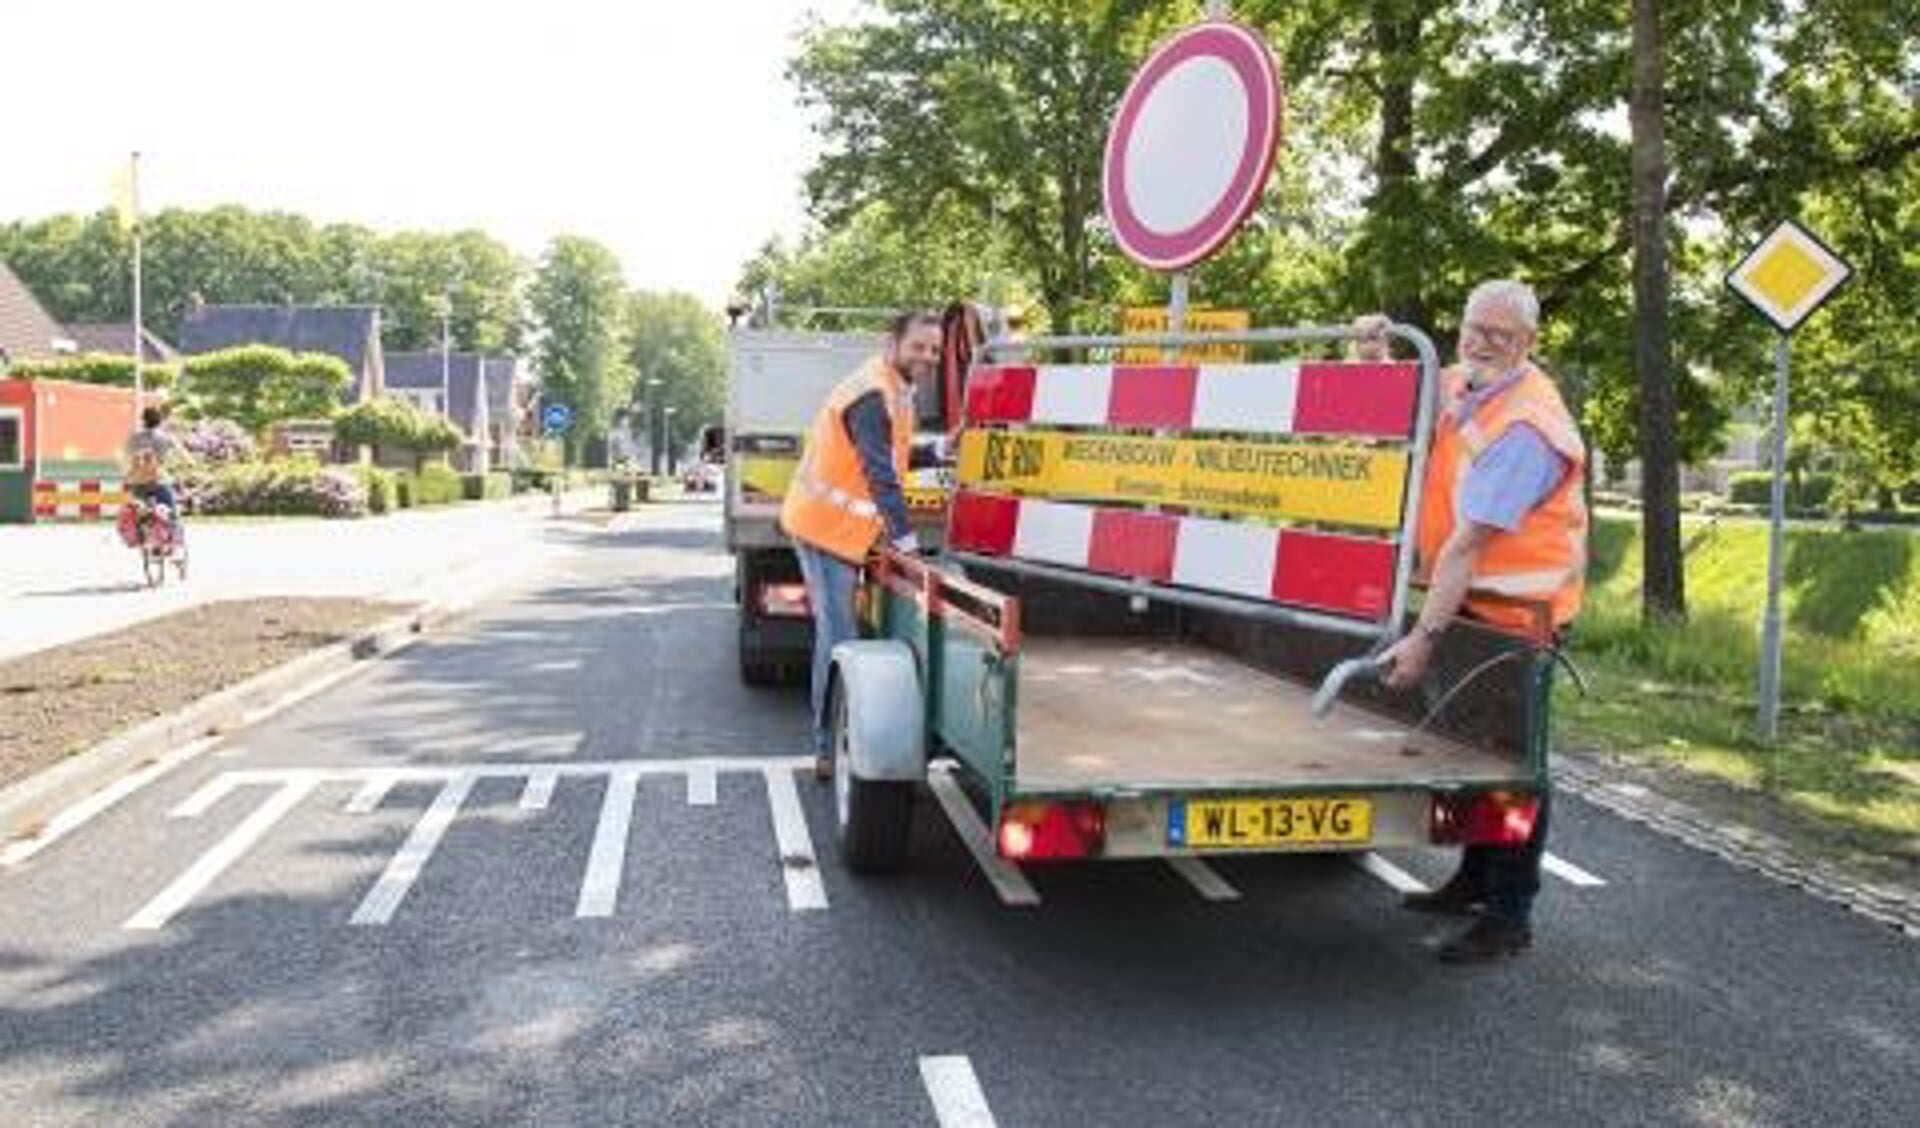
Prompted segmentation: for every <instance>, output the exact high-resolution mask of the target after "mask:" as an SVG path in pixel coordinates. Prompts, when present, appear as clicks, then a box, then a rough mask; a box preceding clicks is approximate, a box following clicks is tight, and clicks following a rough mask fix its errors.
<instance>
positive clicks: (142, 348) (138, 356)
mask: <svg viewBox="0 0 1920 1128" xmlns="http://www.w3.org/2000/svg"><path fill="white" fill-rule="evenodd" d="M127 176H128V191H129V193H130V194H131V198H132V202H133V414H134V420H133V425H134V426H135V427H138V426H139V425H140V418H139V417H140V412H141V409H142V408H144V407H145V406H146V399H147V373H146V355H147V342H146V333H145V332H144V331H143V330H142V328H141V326H142V321H143V319H144V315H145V311H144V310H142V309H141V300H140V290H141V285H140V251H141V247H140V154H139V153H138V152H136V153H134V154H133V159H132V160H131V161H130V162H128V173H127Z"/></svg>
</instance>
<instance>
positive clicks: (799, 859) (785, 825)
mask: <svg viewBox="0 0 1920 1128" xmlns="http://www.w3.org/2000/svg"><path fill="white" fill-rule="evenodd" d="M762 774H763V775H764V776H766V780H767V806H768V807H769V808H771V809H772V811H773V840H774V846H775V848H776V849H777V850H778V851H779V852H780V872H781V873H782V874H783V875H784V876H785V877H786V879H787V907H788V908H790V909H792V910H793V911H794V912H796V913H797V912H803V911H805V910H808V909H824V908H826V907H827V887H826V885H825V884H824V883H823V882H822V881H821V880H820V866H819V863H818V862H817V861H816V860H815V858H814V856H813V837H812V835H811V834H810V833H809V832H808V830H807V817H806V814H805V812H803V811H802V810H801V809H800V788H799V786H798V785H797V784H795V783H794V779H793V770H792V769H791V768H768V769H766V771H764V772H763V773H762Z"/></svg>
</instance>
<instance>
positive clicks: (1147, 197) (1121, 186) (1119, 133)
mask: <svg viewBox="0 0 1920 1128" xmlns="http://www.w3.org/2000/svg"><path fill="white" fill-rule="evenodd" d="M1280 110H1281V98H1280V76H1279V68H1278V67H1277V66H1276V65H1275V64H1274V61H1273V52H1272V51H1270V50H1269V49H1268V48H1267V43H1266V40H1264V39H1262V38H1261V37H1260V35H1259V34H1258V33H1257V32H1255V31H1253V30H1252V29H1251V28H1247V27H1243V26H1241V25H1240V24H1237V23H1233V22H1230V21H1228V20H1207V21H1205V22H1202V23H1198V24H1195V25H1194V26H1192V27H1189V28H1187V29H1185V30H1183V31H1180V32H1177V33H1175V34H1174V35H1173V36H1172V37H1171V38H1169V39H1167V40H1166V41H1165V42H1163V43H1161V44H1160V46H1158V47H1156V48H1155V49H1154V51H1153V54H1152V55H1151V56H1149V57H1148V59H1147V61H1146V63H1145V64H1144V65H1143V66H1141V68H1140V70H1139V71H1138V72H1137V73H1135V75H1134V76H1133V82H1132V84H1131V85H1129V86H1128V87H1127V92H1126V96H1125V97H1124V98H1122V99H1121V102H1120V108H1119V111H1118V112H1117V113H1115V114H1114V118H1113V126H1112V129H1111V131H1110V132H1109V133H1108V134H1107V155H1106V168H1105V172H1104V175H1103V176H1102V185H1103V187H1104V190H1105V199H1106V213H1107V222H1108V224H1109V226H1111V227H1112V229H1113V235H1114V240H1115V241H1116V242H1118V243H1119V244H1120V249H1121V250H1122V251H1124V252H1126V254H1127V257H1129V258H1131V259H1133V260H1134V261H1135V262H1137V263H1139V264H1141V265H1142V266H1147V267H1151V268H1153V269H1154V270H1164V271H1178V270H1185V269H1186V268H1187V267H1189V266H1192V265H1193V264H1194V263H1196V262H1199V261H1200V260H1201V259H1204V258H1206V257H1207V256H1208V255H1211V254H1212V253H1213V252H1215V251H1217V250H1219V249H1220V247H1221V245H1222V244H1224V243H1225V242H1226V241H1227V240H1228V239H1229V238H1231V237H1232V236H1233V233H1234V231H1236V230H1237V229H1238V228H1239V226H1240V224H1241V222H1242V221H1244V220H1245V219H1246V218H1247V216H1248V215H1249V214H1250V213H1251V212H1252V211H1253V208H1254V206H1255V205H1256V204H1258V203H1259V202H1260V194H1261V192H1262V190H1263V189H1264V188H1265V187H1266V183H1267V176H1268V174H1269V173H1270V172H1272V170H1273V158H1274V152H1275V150H1276V149H1278V148H1279V144H1280Z"/></svg>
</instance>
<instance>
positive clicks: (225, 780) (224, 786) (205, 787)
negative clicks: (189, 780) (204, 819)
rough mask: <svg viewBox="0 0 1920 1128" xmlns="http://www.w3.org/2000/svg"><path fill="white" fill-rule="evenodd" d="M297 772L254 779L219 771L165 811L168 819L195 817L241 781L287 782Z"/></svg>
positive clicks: (280, 773) (211, 806)
mask: <svg viewBox="0 0 1920 1128" xmlns="http://www.w3.org/2000/svg"><path fill="white" fill-rule="evenodd" d="M298 774H301V773H297V772H294V773H289V772H276V773H274V774H273V775H272V776H263V777H261V778H258V779H254V778H251V777H245V776H242V775H241V774H240V773H239V772H221V773H220V774H219V775H217V776H215V777H213V778H212V779H210V780H208V781H207V782H205V783H203V784H201V785H200V789H199V790H198V791H195V792H194V793H193V794H192V795H189V796H187V797H186V798H185V799H183V800H181V801H180V803H179V804H178V805H177V806H175V807H174V808H173V810H171V811H168V812H167V817H168V818H170V819H197V818H199V817H200V816H201V815H204V814H206V813H207V812H208V811H211V810H213V805H214V804H215V803H218V802H219V801H220V800H222V799H225V798H226V797H227V795H228V793H230V792H231V791H233V789H234V788H236V787H239V786H240V785H241V784H243V783H287V782H289V781H290V780H291V779H292V778H293V777H294V776H295V775H298Z"/></svg>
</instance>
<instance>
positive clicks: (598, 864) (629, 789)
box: [573, 771, 640, 917]
mask: <svg viewBox="0 0 1920 1128" xmlns="http://www.w3.org/2000/svg"><path fill="white" fill-rule="evenodd" d="M639 786H640V773H639V772H636V771H624V772H614V773H613V774H612V775H610V776H608V777H607V796H606V799H605V800H603V801H602V802H601V804H600V824H599V825H598V826H597V827H595V828H594V831H593V851H592V852H591V853H590V854H588V855H587V876H586V878H585V879H584V880H582V881H581V882H580V901H579V903H578V905H577V906H576V907H575V908H574V910H573V915H574V916H577V917H605V916H612V915H613V906H614V903H615V902H616V901H618V900H619V897H620V875H621V874H622V873H624V872H625V870H626V864H627V832H628V831H629V830H630V829H631V828H632V825H633V799H634V794H635V792H636V791H637V790H638V789H639Z"/></svg>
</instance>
